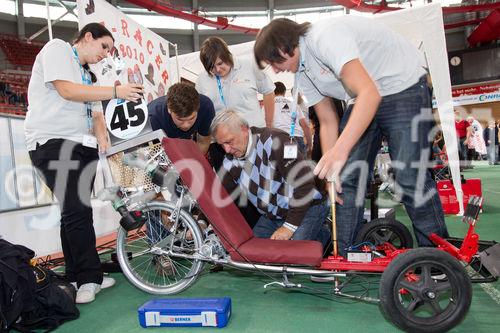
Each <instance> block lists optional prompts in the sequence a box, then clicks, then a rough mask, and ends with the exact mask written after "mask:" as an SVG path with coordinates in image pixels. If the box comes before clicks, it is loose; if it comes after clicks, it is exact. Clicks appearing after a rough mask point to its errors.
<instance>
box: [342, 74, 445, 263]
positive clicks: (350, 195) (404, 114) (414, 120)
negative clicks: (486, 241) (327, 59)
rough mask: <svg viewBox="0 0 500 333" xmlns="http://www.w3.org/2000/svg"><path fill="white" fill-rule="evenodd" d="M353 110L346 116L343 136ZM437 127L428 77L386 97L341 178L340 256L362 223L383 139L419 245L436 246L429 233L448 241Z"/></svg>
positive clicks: (343, 124)
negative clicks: (432, 166)
mask: <svg viewBox="0 0 500 333" xmlns="http://www.w3.org/2000/svg"><path fill="white" fill-rule="evenodd" d="M351 111H352V106H351V107H349V108H348V110H347V111H346V113H345V114H344V116H343V118H342V120H341V123H340V130H341V131H342V130H343V129H344V128H345V126H346V124H347V120H348V118H349V115H350V113H351ZM434 125H435V123H434V118H433V116H432V112H431V94H430V90H429V87H428V85H427V82H426V80H425V78H424V77H423V78H421V79H420V81H419V82H417V83H416V84H415V85H413V86H411V87H409V88H407V89H406V90H403V91H402V92H399V93H397V94H393V95H389V96H385V97H383V98H382V101H381V103H380V106H379V108H378V110H377V113H376V115H375V118H374V120H373V121H372V123H371V124H370V126H369V127H368V129H367V130H366V132H365V133H364V134H363V136H362V137H361V138H360V140H359V142H358V143H357V144H356V145H355V146H354V148H353V149H352V151H351V154H350V156H349V158H348V160H347V163H346V165H345V167H344V169H343V171H342V174H341V182H342V194H341V196H342V198H343V200H344V204H343V205H339V204H337V205H336V211H337V235H338V239H339V252H340V254H342V255H344V254H345V248H347V247H349V246H350V245H352V242H353V241H354V238H355V236H356V235H355V230H359V229H357V227H358V226H359V224H360V223H361V221H362V218H363V210H364V198H365V191H366V181H367V178H368V177H367V176H365V177H363V176H364V174H365V173H369V170H371V169H373V164H374V160H375V157H376V155H377V151H378V150H379V149H380V146H381V141H382V137H385V138H387V141H388V144H389V155H390V157H391V161H392V162H391V163H392V167H393V171H394V177H395V180H396V183H397V185H398V186H399V190H400V192H402V193H401V194H402V197H401V199H402V202H403V204H404V206H405V208H406V211H407V213H408V215H409V216H410V219H411V220H412V222H413V230H414V232H415V236H416V239H417V242H418V245H419V246H431V245H432V243H431V241H430V240H429V239H428V238H427V235H429V234H430V233H436V234H438V235H440V236H442V237H448V231H447V228H446V224H445V223H444V214H443V209H442V206H441V201H440V200H439V195H438V192H437V189H436V183H435V182H434V180H433V178H432V176H431V173H430V170H429V168H428V162H429V157H430V152H431V141H432V138H429V137H428V136H429V133H431V130H432V128H433V126H434Z"/></svg>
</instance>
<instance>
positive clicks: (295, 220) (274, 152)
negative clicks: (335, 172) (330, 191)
mask: <svg viewBox="0 0 500 333" xmlns="http://www.w3.org/2000/svg"><path fill="white" fill-rule="evenodd" d="M210 130H211V133H212V136H213V137H214V138H215V140H216V141H217V143H218V144H220V145H221V146H222V147H223V148H224V150H225V152H226V155H225V157H224V161H223V164H222V168H221V171H220V172H219V176H220V177H221V179H222V183H223V185H224V187H225V188H226V190H227V191H228V192H229V193H230V194H233V193H238V192H239V191H241V195H246V197H247V198H248V200H249V201H250V202H251V203H252V204H253V205H254V206H255V207H256V208H257V210H258V211H259V213H260V214H262V215H261V217H260V219H259V220H258V222H257V224H256V225H255V226H254V228H253V232H254V234H255V236H256V237H260V238H271V239H283V240H287V239H295V240H306V239H307V240H319V241H321V242H322V243H323V245H325V246H326V244H327V242H328V240H329V238H330V232H329V230H328V228H327V226H326V225H325V224H324V222H325V220H326V218H327V216H328V212H329V202H328V200H327V196H326V194H325V191H324V190H323V188H324V186H318V185H320V184H316V179H315V177H314V175H313V172H312V170H313V168H314V166H313V165H312V162H311V161H307V160H305V158H304V156H303V155H302V154H301V153H300V152H299V153H298V154H297V157H296V158H285V155H284V149H285V145H286V144H289V143H290V137H289V136H288V134H287V133H285V132H283V131H281V130H278V129H274V128H257V127H251V128H250V127H249V126H248V123H247V122H246V121H245V120H244V119H243V118H241V117H240V116H239V115H238V114H237V113H236V112H234V111H230V110H228V111H222V112H219V113H218V114H217V115H216V116H215V118H214V120H213V122H212V126H211V128H210ZM221 173H222V175H221Z"/></svg>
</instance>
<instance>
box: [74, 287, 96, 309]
mask: <svg viewBox="0 0 500 333" xmlns="http://www.w3.org/2000/svg"><path fill="white" fill-rule="evenodd" d="M99 291H101V285H99V284H97V283H85V284H82V285H81V286H80V288H78V291H77V292H76V300H75V302H76V303H77V304H85V303H90V302H93V301H94V300H95V295H96V294H97V293H98V292H99Z"/></svg>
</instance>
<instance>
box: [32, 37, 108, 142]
mask: <svg viewBox="0 0 500 333" xmlns="http://www.w3.org/2000/svg"><path fill="white" fill-rule="evenodd" d="M55 80H64V81H70V82H74V83H77V84H83V81H82V73H81V70H80V64H79V63H78V62H77V60H76V59H75V58H74V55H73V50H72V47H71V45H70V44H69V43H67V42H65V41H62V40H60V39H53V40H51V41H50V42H48V43H47V44H45V46H44V47H43V48H42V50H41V51H40V53H39V54H38V55H37V56H36V59H35V63H34V65H33V71H32V74H31V79H30V83H29V86H28V103H29V104H28V113H27V114H26V120H25V122H24V131H25V135H26V145H27V147H28V150H34V149H35V148H36V143H39V144H41V145H42V144H44V143H46V142H47V141H48V140H50V139H55V138H60V139H67V140H72V141H76V142H79V143H81V142H82V139H83V135H84V134H86V133H88V123H87V114H86V107H85V104H84V103H82V102H73V101H69V100H66V99H64V98H63V97H62V96H61V95H59V93H58V92H57V90H56V88H55V87H54V84H53V83H52V81H55ZM98 103H99V102H98ZM94 105H95V106H96V107H98V105H97V103H94ZM93 109H94V108H93ZM101 110H102V109H101Z"/></svg>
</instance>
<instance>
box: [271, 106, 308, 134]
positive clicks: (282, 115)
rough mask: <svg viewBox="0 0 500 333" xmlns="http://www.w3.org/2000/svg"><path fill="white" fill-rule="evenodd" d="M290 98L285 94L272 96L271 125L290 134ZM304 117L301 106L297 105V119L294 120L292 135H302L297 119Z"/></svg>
mask: <svg viewBox="0 0 500 333" xmlns="http://www.w3.org/2000/svg"><path fill="white" fill-rule="evenodd" d="M292 104H293V103H292V99H291V98H288V97H285V96H276V97H275V98H274V120H273V127H275V128H279V129H280V130H282V131H285V132H287V133H288V134H290V126H291V124H292ZM302 118H304V114H303V113H302V110H301V108H300V107H299V106H298V105H297V119H296V120H295V131H294V136H299V137H304V131H303V130H302V127H301V126H300V124H299V120H300V119H302Z"/></svg>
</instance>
